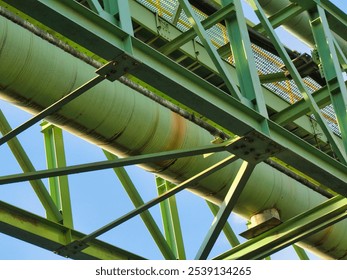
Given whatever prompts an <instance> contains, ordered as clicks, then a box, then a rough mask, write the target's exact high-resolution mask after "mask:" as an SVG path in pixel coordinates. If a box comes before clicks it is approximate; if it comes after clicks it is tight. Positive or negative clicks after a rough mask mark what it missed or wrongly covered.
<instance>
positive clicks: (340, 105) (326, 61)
mask: <svg viewBox="0 0 347 280" xmlns="http://www.w3.org/2000/svg"><path fill="white" fill-rule="evenodd" d="M310 19H311V26H312V32H313V35H314V39H315V41H316V46H317V50H318V54H319V57H320V61H321V64H322V67H323V72H324V78H325V79H326V81H327V86H328V89H329V92H330V98H331V103H332V105H333V106H334V111H335V114H336V118H337V121H338V124H339V128H340V131H341V137H342V139H347V111H346V110H347V88H346V86H345V82H344V79H343V76H342V70H341V66H340V63H339V60H338V56H337V53H336V49H335V46H334V38H333V36H332V34H331V32H330V29H329V25H328V20H327V17H326V14H325V12H324V10H323V9H322V8H321V7H319V6H317V11H316V12H312V11H311V12H310ZM343 143H344V148H345V151H346V152H347V141H343Z"/></svg>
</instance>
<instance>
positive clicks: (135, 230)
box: [0, 0, 346, 259]
mask: <svg viewBox="0 0 347 280" xmlns="http://www.w3.org/2000/svg"><path fill="white" fill-rule="evenodd" d="M332 2H334V3H335V4H336V5H338V6H339V7H340V8H342V9H344V10H345V11H346V2H345V0H336V1H332ZM247 16H248V17H250V19H251V20H252V19H253V16H252V14H251V13H250V12H249V11H248V12H247ZM282 37H283V38H284V39H285V40H286V38H289V37H288V36H287V35H284V36H283V34H282ZM287 45H289V46H290V47H291V48H292V49H297V50H299V51H305V52H308V48H307V47H306V46H304V45H303V44H301V43H299V42H295V44H294V45H293V41H292V38H290V39H289V40H288V43H287ZM0 108H1V110H2V111H3V113H4V114H5V116H6V117H7V118H8V121H9V122H10V124H11V126H12V127H16V126H17V125H19V124H21V123H23V122H24V121H26V120H27V119H29V118H30V115H29V114H27V113H25V112H23V111H21V110H19V109H18V108H16V107H14V106H12V105H9V104H7V103H6V102H4V101H1V100H0ZM64 137H65V140H66V141H65V148H66V154H67V163H68V165H72V164H78V163H87V162H93V161H99V160H104V159H105V156H104V154H103V153H102V151H101V150H100V149H99V148H97V147H95V146H94V145H91V144H90V143H88V142H85V141H83V140H81V139H79V138H77V137H75V136H73V135H71V134H69V133H64ZM19 139H20V141H21V143H22V145H23V146H24V149H25V150H26V151H27V153H28V154H29V157H30V159H31V160H32V161H33V164H34V166H35V167H36V169H45V168H46V167H45V156H44V145H43V135H42V133H40V126H39V125H37V126H34V127H32V128H30V129H28V130H27V131H25V132H24V133H22V134H21V135H20V136H19ZM0 154H1V157H2V159H6V160H2V161H1V163H0V175H7V174H12V173H19V172H21V170H20V168H19V167H18V164H17V163H16V161H15V159H14V157H13V156H12V154H11V152H10V151H9V149H8V147H7V146H6V145H3V146H1V147H0ZM127 170H128V172H129V174H130V176H131V178H132V179H133V181H134V183H135V185H136V186H137V188H138V190H139V191H140V193H141V195H142V196H143V199H144V200H145V201H147V200H149V199H151V198H153V197H155V196H156V189H155V182H154V177H153V175H152V174H150V173H148V172H145V171H143V170H140V169H138V168H136V167H130V168H127ZM44 182H45V183H47V182H46V181H44ZM69 184H70V191H71V198H72V206H73V213H74V217H73V218H74V224H75V228H76V229H77V230H79V231H82V232H84V233H90V232H92V231H93V230H95V229H97V228H99V227H101V226H103V225H105V224H106V223H108V222H110V221H112V220H114V219H116V218H117V217H119V216H121V215H122V214H125V213H126V212H128V211H130V210H132V209H133V205H132V204H131V202H130V200H129V199H128V197H127V195H126V193H125V192H124V190H123V188H122V186H121V185H120V183H119V182H118V180H117V177H116V176H115V174H114V173H113V171H112V170H105V171H98V172H92V173H84V174H82V175H72V176H70V177H69ZM0 200H3V201H5V202H8V203H11V204H13V205H15V206H18V207H21V208H23V209H25V210H27V211H30V212H33V213H36V214H38V215H44V211H43V208H42V207H41V205H40V203H39V201H38V199H37V197H36V195H35V193H34V192H33V191H32V189H31V186H30V185H29V184H28V183H18V184H11V185H2V186H1V188H0ZM177 200H178V206H179V211H180V214H181V215H180V216H181V219H182V220H181V222H182V228H183V234H184V238H185V244H186V250H187V256H188V258H193V257H194V256H195V253H196V251H197V250H198V248H199V246H200V244H201V242H202V240H203V238H204V236H205V234H206V232H207V230H208V228H209V226H210V224H211V222H212V219H213V217H212V214H211V212H210V210H209V209H208V207H207V206H206V203H205V202H204V201H203V200H202V199H201V198H199V197H197V196H195V195H193V194H191V193H189V192H182V193H180V194H178V196H177ZM192 205H193V206H192ZM151 213H152V214H153V216H154V217H155V218H156V220H157V221H158V224H160V223H161V222H160V213H159V208H158V207H154V208H153V209H152V210H151ZM229 221H230V223H231V224H232V226H233V228H234V230H235V231H236V232H237V233H240V232H242V231H244V230H245V228H246V227H245V221H244V220H241V219H240V218H238V217H236V216H234V215H232V216H231V217H230V219H229ZM100 239H102V240H105V241H107V242H110V243H112V244H114V245H116V246H119V247H121V248H123V249H126V250H129V251H131V252H134V253H137V254H139V255H142V256H144V257H147V258H152V259H158V258H159V259H160V258H162V257H161V254H160V252H159V250H158V249H157V247H156V245H155V243H154V242H153V241H152V239H151V237H150V235H149V233H148V232H147V231H146V229H145V226H144V225H143V223H142V221H141V219H140V218H139V217H137V218H134V219H132V220H131V221H129V222H127V223H125V224H124V225H121V226H120V227H119V228H117V229H114V230H112V231H110V232H108V233H106V234H104V235H102V236H101V237H100ZM0 248H1V249H0V259H62V258H61V257H59V256H57V255H55V254H53V253H51V252H48V251H46V250H43V249H40V248H38V247H36V246H32V245H30V244H28V243H25V242H22V241H19V240H16V239H14V238H12V237H9V236H6V235H4V234H1V233H0ZM227 249H229V245H228V243H227V241H226V239H225V238H224V236H223V235H221V237H220V238H219V240H218V242H217V244H216V246H215V248H214V250H213V252H212V253H211V256H214V255H217V254H219V253H221V252H223V251H225V250H227ZM274 258H276V259H288V258H296V257H295V256H294V254H293V250H292V249H291V248H289V249H286V250H284V251H282V252H280V253H278V254H276V256H274Z"/></svg>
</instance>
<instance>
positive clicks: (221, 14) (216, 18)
mask: <svg viewBox="0 0 347 280" xmlns="http://www.w3.org/2000/svg"><path fill="white" fill-rule="evenodd" d="M180 7H181V6H180ZM181 8H182V7H181ZM234 10H235V8H234V4H229V5H225V6H224V7H223V8H221V9H220V10H218V11H217V12H216V13H214V14H213V15H211V16H210V17H208V18H206V19H205V20H203V21H202V22H201V25H202V26H203V27H204V28H205V29H206V30H207V29H209V28H211V27H212V26H213V25H215V24H217V23H219V22H221V21H222V20H223V19H224V18H225V17H226V16H227V15H228V14H230V13H232V12H233V11H234ZM195 37H196V33H195V31H194V29H193V28H191V29H189V30H187V31H186V32H184V33H182V34H181V35H180V36H177V37H176V38H175V39H173V40H171V41H170V42H168V43H166V44H165V45H164V46H162V47H160V49H159V51H160V52H161V53H163V54H165V55H168V54H170V53H172V52H173V51H175V50H177V49H179V48H180V47H181V46H182V45H184V44H185V43H187V42H189V41H191V40H193V39H194V38H195Z"/></svg>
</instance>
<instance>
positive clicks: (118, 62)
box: [95, 53, 141, 82]
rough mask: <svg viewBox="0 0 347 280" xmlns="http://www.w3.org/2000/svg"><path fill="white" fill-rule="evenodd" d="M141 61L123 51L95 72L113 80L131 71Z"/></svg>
mask: <svg viewBox="0 0 347 280" xmlns="http://www.w3.org/2000/svg"><path fill="white" fill-rule="evenodd" d="M140 64H141V63H140V62H139V61H138V60H136V59H135V58H134V57H132V56H130V55H129V54H126V53H123V54H121V55H119V56H117V57H116V58H114V59H113V60H111V61H110V62H108V63H106V64H105V65H104V66H102V67H101V68H99V69H98V70H96V71H95V72H96V73H97V74H98V75H100V76H103V77H105V78H106V79H107V80H109V81H111V82H114V81H116V80H118V79H119V78H120V77H122V76H124V75H125V74H129V73H132V72H133V70H134V68H136V67H137V66H139V65H140Z"/></svg>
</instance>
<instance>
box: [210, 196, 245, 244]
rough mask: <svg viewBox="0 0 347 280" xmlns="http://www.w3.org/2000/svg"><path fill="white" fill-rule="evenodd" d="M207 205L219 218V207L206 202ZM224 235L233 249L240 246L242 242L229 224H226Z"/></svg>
mask: <svg viewBox="0 0 347 280" xmlns="http://www.w3.org/2000/svg"><path fill="white" fill-rule="evenodd" d="M206 203H207V205H208V207H209V208H210V210H211V212H212V213H213V215H214V216H217V213H218V211H219V207H218V206H216V205H215V204H213V203H211V202H209V201H207V200H206ZM223 233H224V235H225V237H226V239H227V240H228V241H229V243H230V245H231V246H232V247H235V246H237V245H239V244H240V241H239V240H238V239H237V236H236V234H235V233H234V231H233V229H232V228H231V226H230V224H229V223H228V222H226V223H225V225H224V227H223Z"/></svg>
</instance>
